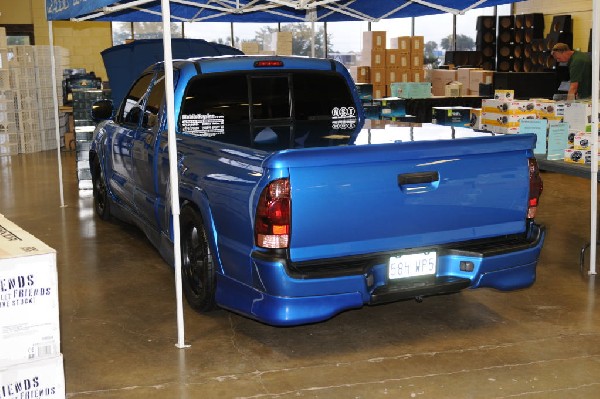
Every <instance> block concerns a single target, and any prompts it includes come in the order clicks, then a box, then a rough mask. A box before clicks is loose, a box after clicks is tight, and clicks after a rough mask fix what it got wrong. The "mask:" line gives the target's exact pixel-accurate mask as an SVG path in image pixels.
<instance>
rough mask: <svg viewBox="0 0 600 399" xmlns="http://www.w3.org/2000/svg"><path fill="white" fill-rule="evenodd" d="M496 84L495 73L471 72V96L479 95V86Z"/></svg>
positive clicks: (480, 70)
mask: <svg viewBox="0 0 600 399" xmlns="http://www.w3.org/2000/svg"><path fill="white" fill-rule="evenodd" d="M480 83H482V84H492V83H494V72H493V71H486V70H485V69H472V70H471V71H470V72H469V94H472V95H475V96H478V95H479V84H480Z"/></svg>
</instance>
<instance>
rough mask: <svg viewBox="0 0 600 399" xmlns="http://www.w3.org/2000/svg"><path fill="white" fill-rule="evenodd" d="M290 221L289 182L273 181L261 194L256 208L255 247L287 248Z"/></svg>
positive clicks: (285, 180)
mask: <svg viewBox="0 0 600 399" xmlns="http://www.w3.org/2000/svg"><path fill="white" fill-rule="evenodd" d="M290 220H291V207H290V180H289V179H278V180H273V181H272V182H270V183H269V184H268V185H267V187H265V189H264V190H263V192H262V193H261V195H260V198H259V200H258V206H257V207H256V220H255V225H254V237H255V240H256V245H257V246H259V247H262V248H287V247H288V246H289V242H290Z"/></svg>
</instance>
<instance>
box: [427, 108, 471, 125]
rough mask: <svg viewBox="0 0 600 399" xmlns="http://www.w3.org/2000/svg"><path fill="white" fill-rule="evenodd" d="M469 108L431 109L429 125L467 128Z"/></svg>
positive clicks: (469, 115) (469, 114)
mask: <svg viewBox="0 0 600 399" xmlns="http://www.w3.org/2000/svg"><path fill="white" fill-rule="evenodd" d="M470 119H471V108H469V107H433V108H432V109H431V123H435V124H438V125H444V126H461V127H465V126H469V121H470Z"/></svg>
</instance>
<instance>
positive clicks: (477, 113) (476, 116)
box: [469, 108, 481, 130]
mask: <svg viewBox="0 0 600 399" xmlns="http://www.w3.org/2000/svg"><path fill="white" fill-rule="evenodd" d="M469 126H470V127H471V128H472V129H475V130H481V108H471V112H470V115H469Z"/></svg>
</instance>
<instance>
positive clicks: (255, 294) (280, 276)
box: [217, 223, 545, 326]
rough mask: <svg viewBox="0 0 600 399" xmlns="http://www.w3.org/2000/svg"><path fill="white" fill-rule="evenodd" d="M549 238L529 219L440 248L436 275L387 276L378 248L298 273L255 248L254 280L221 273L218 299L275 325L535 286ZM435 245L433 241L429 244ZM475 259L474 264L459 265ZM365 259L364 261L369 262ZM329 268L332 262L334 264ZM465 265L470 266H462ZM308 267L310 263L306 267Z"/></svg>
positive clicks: (284, 262) (294, 268) (221, 303)
mask: <svg viewBox="0 0 600 399" xmlns="http://www.w3.org/2000/svg"><path fill="white" fill-rule="evenodd" d="M544 238H545V229H544V227H543V226H539V225H536V224H534V223H531V224H530V226H529V229H528V232H527V234H526V235H523V236H521V237H520V238H519V239H517V238H515V237H510V238H506V239H495V240H488V241H485V242H484V241H481V242H470V243H461V244H458V245H453V246H443V247H439V248H434V250H436V252H437V253H438V265H437V266H438V267H437V273H436V275H435V276H430V277H426V278H423V277H421V278H415V279H405V280H402V281H398V282H393V283H390V282H389V281H388V280H387V260H388V259H389V256H390V255H391V254H378V255H371V256H370V257H368V259H369V260H368V261H366V259H367V257H362V258H361V261H360V262H358V263H360V264H361V265H362V266H359V265H358V263H357V259H351V260H348V262H347V263H346V264H347V266H348V267H347V268H346V269H345V270H344V269H343V268H342V267H340V265H343V264H344V261H343V260H336V262H335V265H336V266H335V268H331V267H329V266H330V265H331V264H332V262H326V264H324V269H326V271H325V272H321V273H313V272H311V273H308V272H306V271H305V272H304V274H303V273H300V272H298V270H300V268H299V267H294V266H290V265H289V264H288V263H287V262H286V261H285V260H284V259H277V258H267V257H264V256H260V255H258V254H253V255H254V256H253V264H254V268H253V280H254V285H253V286H249V285H245V284H242V283H240V282H238V281H235V280H232V279H230V278H228V277H227V276H223V275H219V276H218V283H217V302H218V303H219V304H220V305H221V306H222V307H225V308H228V309H231V310H233V311H236V312H240V313H242V314H245V315H247V316H249V317H252V318H255V319H257V320H260V321H263V322H265V323H268V324H272V325H282V326H283V325H297V324H306V323H313V322H319V321H323V320H326V319H328V318H331V317H333V316H334V315H336V314H338V313H340V312H342V311H344V310H347V309H353V308H359V307H361V306H363V305H365V304H379V303H384V302H392V301H397V300H401V299H408V298H414V297H421V296H430V295H439V294H445V293H451V292H457V291H460V290H462V289H465V288H480V287H490V288H495V289H499V290H514V289H519V288H524V287H528V286H530V285H532V284H533V283H534V281H535V278H536V266H537V261H538V258H539V255H540V251H541V249H542V246H543V243H544ZM426 250H431V248H426ZM461 262H463V264H464V262H470V264H471V265H472V271H465V270H461V267H460V265H461ZM365 265H366V266H365ZM328 267H329V269H328ZM310 268H311V270H316V269H315V267H314V265H312V264H311V265H310ZM463 269H464V268H463ZM305 270H308V268H307V269H305Z"/></svg>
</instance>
